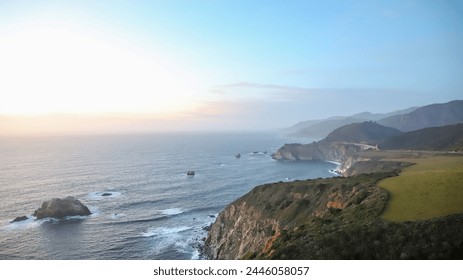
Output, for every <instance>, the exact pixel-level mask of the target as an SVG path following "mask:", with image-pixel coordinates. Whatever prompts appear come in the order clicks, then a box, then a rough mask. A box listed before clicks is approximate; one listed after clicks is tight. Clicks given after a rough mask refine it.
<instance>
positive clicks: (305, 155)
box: [272, 141, 377, 174]
mask: <svg viewBox="0 0 463 280" xmlns="http://www.w3.org/2000/svg"><path fill="white" fill-rule="evenodd" d="M366 150H377V147H376V146H372V145H367V144H359V143H346V142H324V141H320V142H313V143H311V144H285V145H284V146H283V147H281V148H280V149H278V150H277V151H276V152H275V153H274V154H273V155H272V158H273V159H276V160H290V161H295V160H322V161H335V162H339V163H340V166H339V167H338V172H340V173H341V174H344V173H345V172H346V170H347V169H349V168H350V167H351V166H352V165H353V164H354V163H356V162H359V161H364V160H368V158H364V157H361V156H358V155H357V154H356V153H358V152H361V151H366Z"/></svg>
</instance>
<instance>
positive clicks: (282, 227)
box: [204, 172, 463, 259]
mask: <svg viewBox="0 0 463 280" xmlns="http://www.w3.org/2000/svg"><path fill="white" fill-rule="evenodd" d="M396 174H397V173H395V172H387V173H372V174H369V175H365V174H362V175H357V176H352V177H348V178H344V177H337V178H328V179H315V180H306V181H295V182H288V183H274V184H267V185H262V186H258V187H256V188H254V189H253V190H252V191H251V192H249V193H248V194H246V195H244V196H243V197H241V198H239V199H238V200H236V201H235V202H233V203H232V204H230V205H229V206H228V207H226V208H225V209H224V210H223V211H222V212H221V213H220V214H219V216H218V217H217V220H216V221H215V223H214V224H212V225H211V228H210V231H209V234H208V237H207V239H206V242H205V248H204V254H205V255H206V257H208V258H210V259H453V258H457V259H459V258H460V259H461V258H462V257H463V236H462V235H461V234H460V233H461V232H462V230H463V223H462V222H463V215H461V214H460V215H453V216H448V217H442V218H437V219H434V220H427V221H416V222H406V223H392V222H386V221H383V220H381V219H380V218H379V215H380V214H381V212H382V211H383V208H384V207H385V204H386V201H387V198H388V194H387V192H386V191H384V190H382V189H380V188H379V187H377V186H376V183H377V181H378V180H380V179H382V178H385V177H388V176H395V175H396Z"/></svg>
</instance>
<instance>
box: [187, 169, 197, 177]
mask: <svg viewBox="0 0 463 280" xmlns="http://www.w3.org/2000/svg"><path fill="white" fill-rule="evenodd" d="M186 175H188V176H194V175H195V172H194V171H193V170H188V172H187V173H186Z"/></svg>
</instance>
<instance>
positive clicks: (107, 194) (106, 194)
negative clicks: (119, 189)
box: [101, 192, 113, 196]
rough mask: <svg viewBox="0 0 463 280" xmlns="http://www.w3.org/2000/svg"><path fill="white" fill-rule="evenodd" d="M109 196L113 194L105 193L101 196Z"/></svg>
mask: <svg viewBox="0 0 463 280" xmlns="http://www.w3.org/2000/svg"><path fill="white" fill-rule="evenodd" d="M110 195H113V194H112V193H107V192H105V193H103V194H102V195H101V196H110Z"/></svg>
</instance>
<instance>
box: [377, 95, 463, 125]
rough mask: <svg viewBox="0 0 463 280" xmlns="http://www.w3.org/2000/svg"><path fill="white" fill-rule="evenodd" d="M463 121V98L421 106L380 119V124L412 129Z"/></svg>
mask: <svg viewBox="0 0 463 280" xmlns="http://www.w3.org/2000/svg"><path fill="white" fill-rule="evenodd" d="M460 122H463V100H455V101H451V102H448V103H442V104H431V105H428V106H423V107H420V108H418V109H416V110H414V111H413V112H410V113H407V114H401V115H396V116H391V117H387V118H383V119H381V120H378V123H379V124H382V125H384V126H389V127H393V128H397V129H399V130H401V131H412V130H417V129H421V128H426V127H436V126H443V125H451V124H456V123H460Z"/></svg>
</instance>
